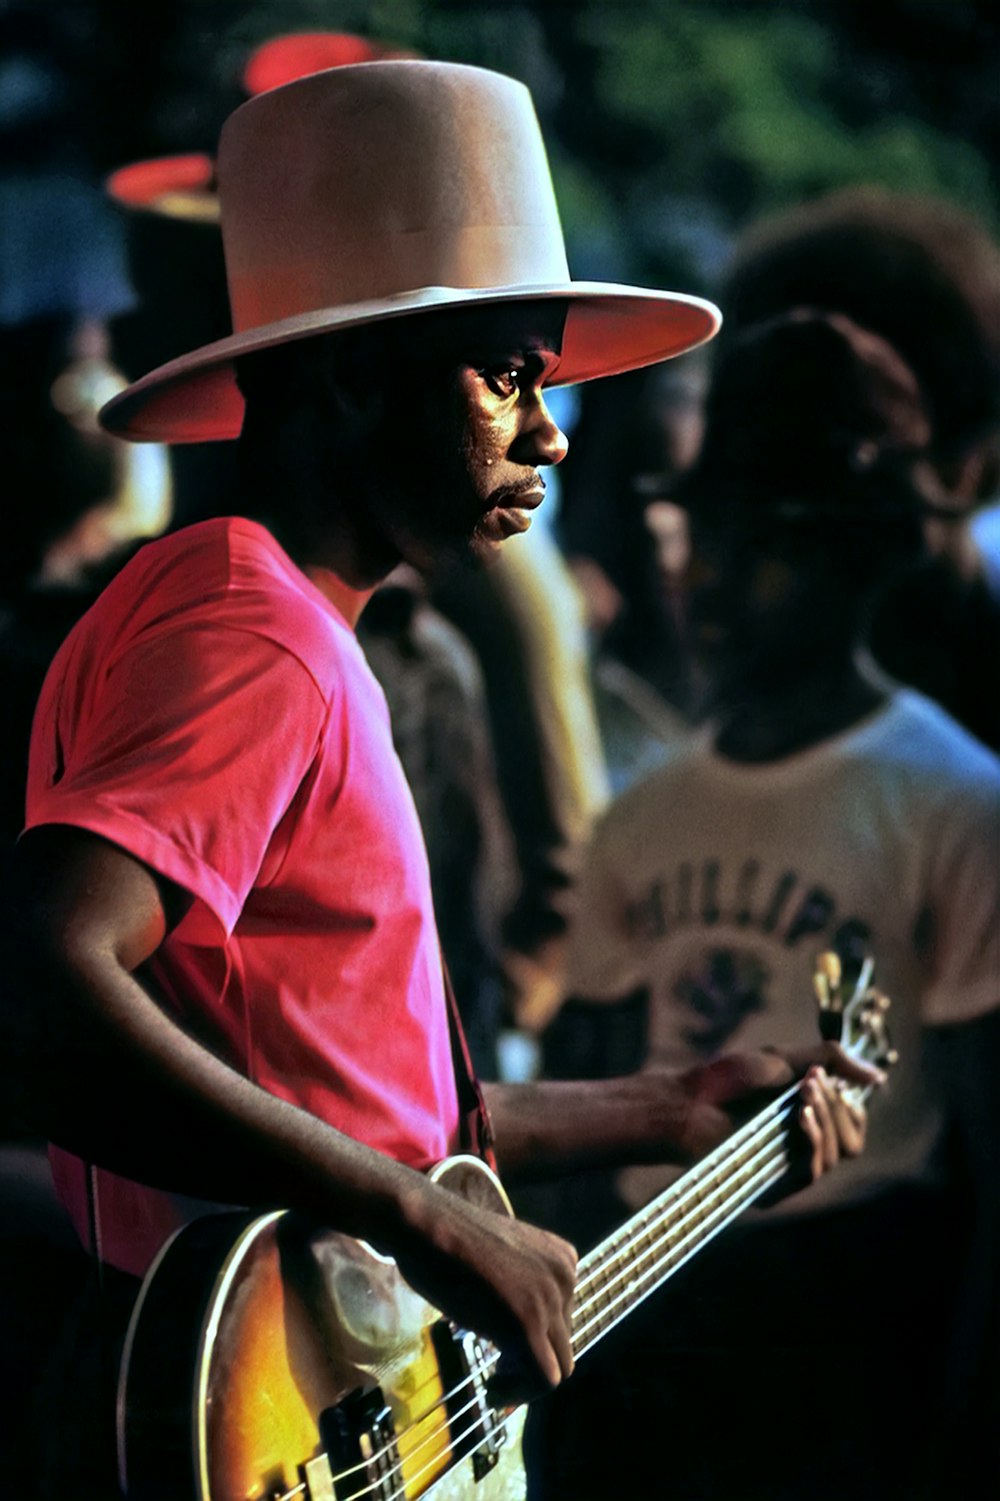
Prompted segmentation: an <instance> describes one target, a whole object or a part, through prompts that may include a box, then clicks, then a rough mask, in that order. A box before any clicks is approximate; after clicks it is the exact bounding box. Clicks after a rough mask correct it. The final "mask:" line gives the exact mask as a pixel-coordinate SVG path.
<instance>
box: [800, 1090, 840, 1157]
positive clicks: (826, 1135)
mask: <svg viewBox="0 0 1000 1501" xmlns="http://www.w3.org/2000/svg"><path fill="white" fill-rule="evenodd" d="M802 1093H803V1097H804V1099H805V1101H806V1103H807V1104H808V1105H810V1106H811V1108H812V1111H813V1114H814V1116H815V1118H816V1124H817V1125H818V1127H819V1131H820V1141H819V1145H818V1148H817V1146H816V1144H815V1143H814V1144H813V1146H814V1151H813V1176H814V1177H819V1175H820V1174H821V1173H823V1172H828V1171H829V1169H830V1168H832V1167H836V1165H837V1163H838V1161H839V1160H840V1142H839V1139H838V1137H837V1128H836V1125H835V1124H834V1120H833V1111H832V1107H831V1103H830V1098H829V1095H828V1093H827V1080H826V1076H825V1075H824V1074H823V1071H822V1070H821V1069H810V1070H809V1073H808V1074H807V1075H806V1077H805V1079H804V1080H803V1084H802Z"/></svg>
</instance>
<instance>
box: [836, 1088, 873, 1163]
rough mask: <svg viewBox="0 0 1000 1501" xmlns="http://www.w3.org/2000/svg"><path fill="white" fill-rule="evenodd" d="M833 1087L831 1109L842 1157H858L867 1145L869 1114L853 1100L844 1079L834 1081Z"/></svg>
mask: <svg viewBox="0 0 1000 1501" xmlns="http://www.w3.org/2000/svg"><path fill="white" fill-rule="evenodd" d="M831 1085H832V1087H831V1092H830V1108H831V1113H832V1115H833V1122H834V1126H835V1128H836V1131H837V1138H838V1141H839V1143H840V1152H841V1155H842V1156H844V1157H857V1156H858V1154H859V1153H860V1152H861V1151H862V1150H863V1149H864V1145H865V1135H866V1133H867V1129H868V1112H867V1111H866V1110H865V1108H864V1106H863V1105H862V1104H860V1103H859V1102H858V1101H856V1100H853V1099H851V1097H850V1095H849V1094H848V1087H847V1085H846V1084H845V1083H844V1081H843V1080H842V1079H834V1080H832V1081H831Z"/></svg>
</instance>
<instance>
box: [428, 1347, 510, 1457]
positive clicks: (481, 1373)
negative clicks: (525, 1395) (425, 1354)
mask: <svg viewBox="0 0 1000 1501" xmlns="http://www.w3.org/2000/svg"><path fill="white" fill-rule="evenodd" d="M431 1338H432V1339H433V1341H434V1349H435V1352H436V1354H437V1358H438V1365H439V1367H440V1370H441V1375H442V1377H443V1378H444V1381H445V1388H446V1392H447V1406H448V1425H449V1428H450V1429H451V1436H452V1443H453V1445H454V1447H455V1450H456V1453H457V1454H458V1456H459V1457H460V1458H464V1457H465V1456H466V1455H470V1454H471V1456H472V1473H473V1475H474V1476H475V1478H476V1480H482V1478H483V1476H484V1475H488V1474H489V1472H490V1470H492V1469H493V1468H494V1467H495V1466H496V1464H497V1462H498V1461H499V1458H500V1450H501V1449H502V1448H503V1446H504V1444H505V1443H506V1441H507V1428H506V1424H505V1423H504V1421H503V1419H502V1418H501V1416H500V1414H499V1413H498V1412H497V1410H496V1408H495V1407H494V1406H493V1405H492V1403H491V1402H490V1400H489V1397H488V1395H487V1391H486V1375H487V1371H488V1370H489V1369H491V1368H492V1366H493V1365H494V1364H495V1362H496V1351H495V1350H494V1348H493V1346H492V1345H490V1344H489V1343H488V1342H487V1341H486V1340H484V1339H481V1338H480V1337H479V1335H478V1334H473V1333H472V1332H471V1331H470V1330H468V1329H456V1328H454V1327H453V1325H451V1324H449V1323H446V1322H445V1321H443V1320H442V1321H441V1322H439V1323H437V1324H435V1325H434V1327H433V1329H432V1330H431Z"/></svg>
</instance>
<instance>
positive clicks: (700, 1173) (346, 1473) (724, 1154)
mask: <svg viewBox="0 0 1000 1501" xmlns="http://www.w3.org/2000/svg"><path fill="white" fill-rule="evenodd" d="M797 1092H798V1091H797V1088H796V1087H795V1086H793V1087H792V1088H791V1089H790V1090H789V1091H787V1092H786V1094H785V1095H783V1096H781V1097H780V1098H779V1099H778V1100H776V1101H775V1102H774V1103H773V1104H772V1105H771V1106H770V1107H769V1108H768V1110H767V1111H764V1112H762V1113H761V1115H760V1116H757V1117H756V1118H755V1119H754V1120H753V1121H751V1122H749V1123H748V1125H747V1126H745V1127H743V1128H741V1130H740V1131H739V1132H736V1133H734V1135H733V1136H731V1137H729V1138H727V1140H726V1141H725V1142H723V1143H722V1144H721V1147H720V1148H717V1149H716V1151H715V1152H714V1153H712V1154H711V1156H709V1157H707V1158H705V1159H704V1160H703V1162H702V1163H700V1164H699V1165H698V1167H697V1168H695V1169H692V1174H697V1182H696V1183H693V1184H691V1185H690V1187H689V1188H688V1190H687V1191H685V1192H684V1193H682V1194H680V1195H675V1203H674V1205H673V1206H672V1207H673V1208H675V1209H679V1208H681V1207H682V1206H684V1205H685V1204H690V1203H691V1202H692V1200H697V1201H698V1202H697V1203H696V1204H695V1205H694V1210H695V1211H696V1210H697V1209H698V1208H699V1207H700V1206H701V1205H703V1203H704V1199H703V1198H701V1199H699V1198H698V1196H699V1194H700V1193H701V1190H702V1188H703V1187H704V1184H705V1181H706V1180H707V1179H708V1178H710V1177H711V1176H712V1173H713V1172H714V1171H715V1170H716V1169H717V1167H718V1166H719V1165H720V1164H721V1162H722V1161H723V1160H725V1159H726V1158H728V1157H735V1156H738V1155H739V1154H740V1152H743V1153H745V1152H746V1150H747V1148H748V1147H749V1146H752V1145H754V1144H756V1143H757V1142H758V1141H760V1140H765V1139H766V1138H767V1137H768V1136H769V1135H773V1133H774V1131H775V1128H776V1127H777V1128H780V1126H781V1125H782V1124H783V1122H784V1121H785V1120H787V1118H788V1116H789V1115H790V1114H791V1111H786V1112H785V1114H784V1115H783V1116H781V1117H776V1115H775V1112H776V1111H777V1110H778V1109H779V1108H780V1107H781V1106H782V1105H783V1104H784V1103H786V1102H787V1100H788V1098H790V1097H791V1096H793V1095H795V1094H797ZM725 1148H728V1149H729V1150H728V1151H726V1150H723V1149H725ZM739 1170H740V1171H741V1172H744V1173H745V1165H744V1166H743V1167H741V1168H740V1169H739ZM783 1171H784V1165H782V1167H781V1170H780V1171H779V1172H777V1173H776V1174H775V1176H774V1178H773V1179H772V1180H771V1181H774V1182H776V1181H777V1180H778V1178H780V1176H781V1173H782V1172H783ZM769 1186H770V1182H768V1183H765V1184H761V1185H759V1186H758V1187H757V1188H756V1190H755V1194H754V1196H755V1197H756V1196H759V1194H760V1193H763V1192H764V1191H765V1190H766V1188H767V1187H769ZM720 1187H723V1188H724V1185H720ZM746 1190H747V1183H746V1179H745V1178H744V1181H743V1182H742V1183H741V1184H739V1185H738V1186H737V1187H736V1189H735V1190H733V1191H731V1192H730V1194H729V1198H728V1200H725V1199H724V1200H723V1201H722V1203H721V1204H720V1205H718V1206H716V1208H715V1209H714V1210H713V1211H712V1214H711V1215H710V1216H708V1218H709V1219H711V1218H713V1217H718V1216H719V1215H720V1214H722V1213H724V1212H725V1211H726V1210H729V1211H731V1214H734V1213H736V1212H738V1209H739V1208H740V1207H741V1203H740V1202H739V1201H740V1200H741V1199H744V1198H746ZM716 1192H718V1190H717V1191H716ZM672 1193H674V1190H670V1189H668V1190H667V1192H666V1193H665V1194H663V1195H661V1196H660V1197H659V1198H658V1199H654V1200H653V1201H652V1203H651V1204H650V1205H648V1206H647V1207H646V1210H645V1211H643V1213H642V1214H641V1215H640V1216H638V1217H637V1218H639V1219H641V1220H642V1221H643V1223H644V1225H645V1224H646V1223H648V1221H651V1220H654V1219H655V1218H656V1217H657V1214H660V1213H662V1211H663V1208H664V1201H666V1200H668V1199H669V1198H670V1197H671V1194H672ZM690 1218H691V1215H690V1214H687V1215H684V1216H682V1217H681V1219H680V1221H679V1222H677V1221H675V1224H674V1226H673V1227H672V1230H671V1232H668V1233H667V1234H665V1235H661V1236H660V1237H659V1239H658V1240H656V1241H654V1242H652V1243H651V1244H650V1245H649V1246H647V1247H646V1249H645V1250H644V1251H643V1252H642V1255H641V1256H640V1257H639V1258H638V1259H637V1260H633V1262H632V1264H631V1266H632V1268H634V1267H635V1266H636V1265H638V1264H641V1263H642V1262H644V1261H647V1260H648V1259H649V1258H650V1256H656V1255H657V1254H658V1253H659V1252H660V1249H661V1248H662V1246H663V1244H664V1242H667V1241H671V1240H672V1242H673V1243H672V1244H670V1245H669V1246H668V1248H667V1251H666V1255H665V1256H661V1257H660V1259H659V1261H658V1262H657V1263H656V1264H655V1265H654V1267H653V1268H652V1269H649V1268H647V1270H646V1272H644V1273H643V1274H642V1276H643V1277H646V1278H648V1277H649V1276H650V1275H654V1276H655V1275H657V1274H658V1272H659V1271H660V1268H661V1266H662V1265H663V1263H664V1261H667V1260H669V1258H670V1257H671V1256H673V1255H675V1254H676V1252H677V1250H678V1244H677V1239H676V1233H675V1232H676V1228H677V1224H678V1223H680V1224H684V1223H685V1222H686V1221H687V1220H688V1219H690ZM705 1218H706V1217H705V1216H701V1217H700V1218H699V1219H698V1220H696V1222H695V1225H694V1227H693V1231H691V1232H689V1233H688V1235H687V1236H686V1237H685V1239H690V1238H691V1235H692V1234H696V1233H697V1231H698V1230H699V1229H701V1228H703V1227H704V1224H705ZM719 1228H721V1225H720V1226H719ZM648 1233H649V1232H648V1229H643V1231H642V1232H641V1234H648ZM713 1233H714V1231H713ZM641 1234H640V1232H637V1231H636V1230H635V1229H634V1228H633V1232H632V1233H631V1234H630V1235H628V1236H627V1239H628V1240H629V1241H632V1242H634V1241H635V1240H638V1239H640V1238H641ZM609 1252H613V1254H606V1256H605V1258H604V1259H602V1260H596V1259H595V1261H594V1262H593V1263H592V1265H591V1267H590V1268H589V1269H588V1274H587V1278H586V1279H585V1280H587V1281H589V1280H592V1279H593V1277H594V1276H595V1275H596V1274H597V1272H598V1271H600V1270H603V1269H604V1268H605V1266H608V1265H613V1264H614V1262H615V1260H617V1259H620V1257H621V1256H622V1254H623V1249H622V1248H619V1249H617V1250H615V1249H614V1248H613V1247H612V1248H609ZM586 1259H587V1258H585V1261H586ZM625 1275H626V1272H624V1271H623V1272H619V1273H618V1274H617V1280H621V1278H622V1277H623V1276H625ZM667 1275H669V1270H668V1271H667V1272H665V1273H664V1276H667ZM638 1280H639V1281H641V1280H642V1278H639V1279H638ZM660 1280H663V1279H662V1278H661V1279H660ZM581 1285H582V1284H581V1283H580V1282H578V1284H577V1293H579V1289H580V1286H581ZM657 1285H658V1283H654V1285H653V1286H652V1287H650V1288H647V1289H646V1290H645V1291H644V1292H643V1293H642V1294H641V1297H643V1298H644V1297H646V1296H648V1295H649V1294H650V1293H651V1292H653V1291H655V1290H656V1286H657ZM611 1286H613V1281H612V1282H609V1283H607V1284H602V1293H606V1292H607V1290H608V1289H609V1288H610V1287H611ZM631 1291H632V1288H630V1287H627V1288H626V1289H625V1293H628V1294H630V1293H631ZM620 1296H622V1295H619V1297H620ZM596 1301H597V1298H596V1296H595V1297H594V1298H592V1299H591V1300H590V1302H589V1303H581V1304H578V1306H577V1309H576V1310H575V1311H574V1319H576V1317H577V1315H578V1314H579V1313H580V1312H581V1311H584V1310H586V1309H588V1308H589V1307H591V1306H593V1305H594V1304H595V1303H596ZM606 1307H607V1305H606V1304H605V1310H606ZM601 1312H602V1310H598V1313H599V1316H600V1313H601ZM581 1353H582V1352H581ZM498 1359H499V1354H492V1355H491V1356H489V1357H488V1358H487V1359H486V1360H485V1361H483V1362H481V1363H480V1364H479V1365H478V1366H475V1367H472V1368H470V1373H469V1375H468V1376H466V1377H465V1378H464V1379H463V1380H462V1381H461V1382H460V1383H459V1385H458V1386H456V1387H454V1388H453V1389H452V1390H451V1391H449V1392H446V1393H444V1394H443V1396H442V1397H441V1398H439V1399H438V1401H437V1402H436V1403H434V1404H433V1405H432V1406H431V1407H429V1408H428V1409H427V1411H426V1413H424V1414H423V1416H422V1417H421V1418H419V1419H418V1420H417V1422H416V1423H413V1424H410V1425H409V1429H404V1430H403V1432H402V1434H400V1435H397V1436H396V1440H395V1445H385V1446H383V1448H382V1449H381V1450H379V1451H377V1452H376V1453H374V1454H372V1455H371V1456H370V1457H369V1458H368V1459H366V1460H363V1461H361V1462H360V1463H359V1464H356V1465H353V1466H351V1467H349V1468H348V1469H346V1470H343V1471H341V1472H340V1473H339V1474H337V1475H336V1476H334V1477H333V1480H334V1483H335V1484H336V1483H339V1482H340V1481H342V1480H347V1479H350V1478H351V1476H352V1475H357V1474H358V1473H359V1472H360V1471H362V1470H367V1469H368V1468H369V1467H370V1466H371V1464H372V1463H376V1462H378V1460H380V1459H382V1458H385V1457H386V1456H387V1455H389V1454H391V1453H392V1452H393V1448H394V1447H397V1448H398V1441H399V1438H400V1437H405V1434H406V1433H407V1432H408V1431H412V1429H413V1428H415V1427H416V1426H418V1424H420V1423H426V1422H428V1421H429V1420H430V1419H431V1418H432V1417H433V1416H434V1415H435V1413H437V1412H441V1413H442V1414H443V1415H444V1421H443V1422H442V1423H441V1424H440V1425H439V1426H438V1427H437V1428H436V1429H435V1430H434V1431H433V1432H432V1433H429V1434H425V1435H424V1436H423V1438H422V1439H421V1441H420V1443H419V1444H417V1446H416V1447H415V1449H414V1450H413V1451H411V1454H409V1455H408V1456H407V1462H409V1461H410V1460H411V1459H412V1458H413V1456H414V1455H415V1454H419V1452H420V1450H421V1449H423V1448H426V1447H427V1445H428V1444H430V1443H433V1442H434V1441H435V1440H436V1439H437V1438H439V1437H440V1436H441V1435H442V1434H443V1433H446V1432H447V1431H448V1429H449V1419H448V1412H447V1404H448V1403H449V1401H452V1400H453V1399H454V1397H455V1396H457V1395H458V1394H459V1393H460V1392H461V1391H462V1390H463V1388H465V1387H467V1386H469V1385H470V1384H471V1383H473V1382H474V1381H475V1380H476V1378H477V1377H480V1376H483V1375H487V1374H489V1373H491V1372H492V1370H493V1369H495V1367H496V1364H497V1361H498ZM475 1405H476V1400H475V1399H474V1400H473V1401H472V1402H470V1403H468V1404H466V1406H465V1407H464V1408H461V1409H460V1410H459V1412H458V1413H457V1414H453V1415H452V1418H451V1421H452V1422H453V1421H454V1419H455V1417H457V1416H461V1414H462V1413H464V1412H467V1411H468V1410H469V1408H470V1407H472V1406H475ZM508 1421H509V1419H500V1420H499V1421H498V1423H497V1424H496V1428H506V1425H507V1422H508ZM479 1426H480V1425H479V1424H478V1423H477V1424H476V1425H474V1426H473V1427H472V1428H470V1429H468V1430H466V1432H464V1433H462V1434H460V1435H459V1436H458V1438H457V1439H454V1440H453V1441H452V1443H451V1444H450V1445H449V1446H448V1448H446V1449H445V1450H444V1451H443V1453H441V1454H436V1455H435V1456H434V1457H433V1459H431V1460H430V1461H429V1462H428V1463H427V1464H425V1465H424V1466H423V1468H422V1469H421V1470H420V1471H419V1472H418V1473H417V1475H416V1476H415V1477H413V1479H414V1480H419V1479H420V1477H421V1476H422V1475H423V1474H425V1473H426V1471H427V1470H428V1469H430V1468H432V1467H433V1465H434V1464H436V1463H438V1462H439V1461H440V1460H441V1459H442V1458H446V1457H447V1456H448V1455H449V1454H450V1453H451V1452H452V1451H454V1449H456V1448H457V1447H458V1446H459V1445H460V1444H461V1443H462V1442H463V1441H464V1440H465V1439H467V1438H468V1437H470V1436H471V1435H472V1434H473V1433H475V1432H476V1431H477V1429H478V1428H479ZM483 1442H484V1444H485V1443H487V1442H488V1439H487V1440H484V1441H483ZM478 1447H480V1448H481V1447H483V1445H482V1444H481V1445H479V1446H478ZM473 1452H475V1450H471V1451H470V1453H473ZM401 1470H402V1462H401V1461H399V1462H397V1463H396V1465H395V1467H394V1469H393V1470H391V1471H390V1472H389V1473H388V1474H386V1475H384V1476H381V1477H379V1478H378V1480H377V1481H376V1482H375V1483H374V1485H373V1486H370V1487H367V1488H366V1489H365V1490H361V1491H358V1492H356V1493H355V1495H356V1496H357V1497H358V1498H361V1497H364V1496H365V1495H366V1494H374V1492H375V1489H376V1488H377V1486H381V1485H384V1482H385V1481H386V1480H390V1479H393V1478H394V1476H395V1475H396V1474H399V1473H400V1472H401ZM301 1494H302V1489H301V1487H298V1486H297V1487H295V1488H294V1489H293V1490H292V1491H289V1492H287V1493H286V1494H285V1495H284V1496H282V1497H281V1498H279V1501H290V1498H292V1497H294V1496H296V1495H301ZM405 1495H406V1492H405V1490H403V1491H396V1492H395V1493H394V1495H393V1497H392V1498H390V1501H397V1498H401V1501H405ZM352 1501H353V1498H352Z"/></svg>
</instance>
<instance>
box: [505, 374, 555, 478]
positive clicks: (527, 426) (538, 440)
mask: <svg viewBox="0 0 1000 1501" xmlns="http://www.w3.org/2000/svg"><path fill="white" fill-rule="evenodd" d="M516 449H517V451H516V453H512V454H511V457H512V458H515V459H518V460H520V462H522V463H525V464H534V465H538V464H561V463H562V461H563V459H564V458H565V457H566V454H567V453H568V452H569V439H568V438H567V437H566V434H565V433H564V432H563V430H562V428H561V427H560V426H559V424H558V422H556V420H555V418H554V417H553V415H552V413H551V412H550V411H549V409H548V407H547V406H546V404H545V398H544V396H543V395H542V393H541V392H540V391H536V392H535V393H534V395H533V396H532V398H531V401H530V403H528V404H527V405H526V406H525V408H524V417H523V420H522V423H521V430H520V432H519V433H518V436H517V442H516Z"/></svg>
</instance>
